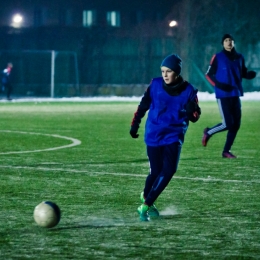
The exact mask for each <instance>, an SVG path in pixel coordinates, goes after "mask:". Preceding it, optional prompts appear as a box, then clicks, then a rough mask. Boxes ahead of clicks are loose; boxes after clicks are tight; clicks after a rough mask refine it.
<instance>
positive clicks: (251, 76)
mask: <svg viewBox="0 0 260 260" xmlns="http://www.w3.org/2000/svg"><path fill="white" fill-rule="evenodd" d="M255 77H256V72H255V71H253V70H250V71H248V72H247V74H246V78H247V79H253V78H255Z"/></svg>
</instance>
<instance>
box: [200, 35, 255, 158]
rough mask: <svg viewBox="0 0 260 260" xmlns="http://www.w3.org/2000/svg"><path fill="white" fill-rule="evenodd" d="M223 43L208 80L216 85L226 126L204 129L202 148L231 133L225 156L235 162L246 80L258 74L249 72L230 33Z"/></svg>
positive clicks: (213, 60)
mask: <svg viewBox="0 0 260 260" xmlns="http://www.w3.org/2000/svg"><path fill="white" fill-rule="evenodd" d="M221 44H222V45H223V50H222V51H221V52H219V53H217V54H215V55H214V56H213V57H212V59H211V62H210V65H209V68H208V71H207V73H206V78H207V80H208V81H209V82H210V83H211V84H212V85H213V86H214V89H215V96H216V99H217V103H218V107H219V111H220V115H221V117H222V123H219V124H217V125H215V126H213V127H211V128H209V127H207V128H205V129H204V132H203V137H202V145H203V146H207V143H208V141H209V139H210V138H211V137H212V135H214V134H217V133H219V132H222V131H228V132H227V137H226V142H225V145H224V148H223V152H222V157H223V158H230V159H232V158H236V156H235V155H234V154H232V153H231V151H230V150H231V147H232V145H233V143H234V140H235V138H236V135H237V132H238V130H239V128H240V123H241V101H240V97H241V96H243V93H244V92H243V87H242V78H245V79H253V78H254V77H255V76H256V73H255V71H248V70H247V68H246V66H245V60H244V57H243V55H242V54H240V53H238V52H237V51H236V50H235V47H234V38H233V37H232V36H231V35H230V34H225V35H224V36H223V37H222V40H221Z"/></svg>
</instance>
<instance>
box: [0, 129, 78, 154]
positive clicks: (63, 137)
mask: <svg viewBox="0 0 260 260" xmlns="http://www.w3.org/2000/svg"><path fill="white" fill-rule="evenodd" d="M0 132H5V133H18V134H27V135H44V136H51V137H55V138H61V139H66V140H69V141H71V142H72V143H71V144H68V145H63V146H58V147H52V148H46V149H40V150H31V151H11V152H3V153H0V154H17V153H38V152H46V151H54V150H59V149H64V148H69V147H73V146H77V145H80V144H81V141H80V140H78V139H75V138H71V137H67V136H62V135H55V134H42V133H33V132H23V131H11V130H0Z"/></svg>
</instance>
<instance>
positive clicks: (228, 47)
mask: <svg viewBox="0 0 260 260" xmlns="http://www.w3.org/2000/svg"><path fill="white" fill-rule="evenodd" d="M223 46H224V49H225V50H226V51H231V50H232V49H233V48H234V46H235V44H234V41H233V40H232V39H231V38H226V39H225V40H224V42H223Z"/></svg>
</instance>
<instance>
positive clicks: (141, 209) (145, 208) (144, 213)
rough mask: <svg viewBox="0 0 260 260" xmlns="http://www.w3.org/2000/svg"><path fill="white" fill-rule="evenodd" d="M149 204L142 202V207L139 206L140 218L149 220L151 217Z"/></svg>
mask: <svg viewBox="0 0 260 260" xmlns="http://www.w3.org/2000/svg"><path fill="white" fill-rule="evenodd" d="M148 210H149V206H148V205H145V204H142V205H141V206H140V207H138V208H137V212H138V213H139V215H140V220H141V221H149V220H150V217H149V214H148Z"/></svg>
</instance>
